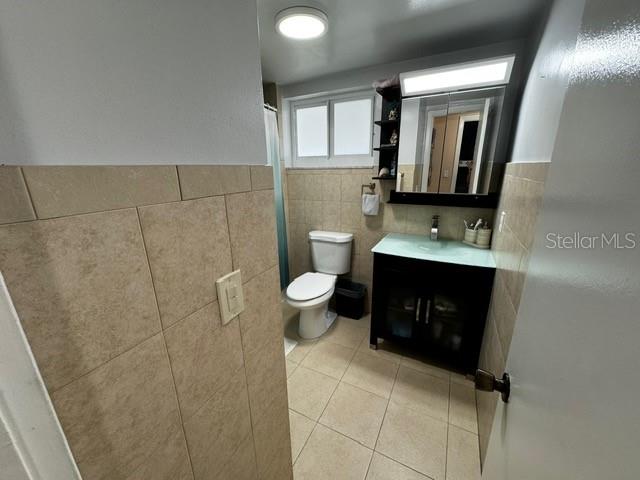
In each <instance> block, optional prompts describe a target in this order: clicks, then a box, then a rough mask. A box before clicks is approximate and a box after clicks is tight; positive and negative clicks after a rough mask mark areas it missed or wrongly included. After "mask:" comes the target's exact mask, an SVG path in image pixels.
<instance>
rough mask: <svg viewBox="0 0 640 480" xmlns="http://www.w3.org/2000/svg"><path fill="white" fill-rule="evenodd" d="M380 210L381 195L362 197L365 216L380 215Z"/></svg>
mask: <svg viewBox="0 0 640 480" xmlns="http://www.w3.org/2000/svg"><path fill="white" fill-rule="evenodd" d="M379 208H380V195H378V194H373V193H365V194H364V195H362V213H363V214H365V215H378V209H379Z"/></svg>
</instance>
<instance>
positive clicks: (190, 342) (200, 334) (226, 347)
mask: <svg viewBox="0 0 640 480" xmlns="http://www.w3.org/2000/svg"><path fill="white" fill-rule="evenodd" d="M165 339H166V342H167V349H168V351H169V359H170V361H171V368H172V369H173V377H174V379H175V383H176V390H177V392H178V399H179V400H180V410H181V411H182V416H183V418H184V419H188V418H190V417H191V416H192V415H193V414H194V413H195V412H196V411H197V410H198V409H199V408H200V407H202V405H203V404H204V403H205V402H206V401H207V400H208V399H209V398H210V397H211V396H212V395H213V394H214V393H215V392H216V391H217V390H218V389H220V388H221V387H222V386H223V385H225V384H226V383H227V382H229V380H230V379H231V377H232V376H233V375H234V374H235V373H236V372H237V371H238V370H239V369H240V367H242V365H243V362H244V357H243V356H242V343H241V341H240V328H239V326H238V320H236V319H234V320H232V321H231V322H229V323H228V324H227V325H224V326H222V324H221V322H220V312H219V308H218V303H217V302H213V303H210V304H208V305H207V306H205V307H203V308H201V309H200V310H198V311H197V312H195V313H193V314H191V315H189V316H188V317H187V318H185V319H183V320H181V321H179V322H178V323H176V324H175V325H173V326H171V327H170V328H168V329H167V330H166V331H165Z"/></svg>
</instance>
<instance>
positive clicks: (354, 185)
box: [340, 174, 362, 202]
mask: <svg viewBox="0 0 640 480" xmlns="http://www.w3.org/2000/svg"><path fill="white" fill-rule="evenodd" d="M341 180H342V184H341V194H340V196H341V201H343V202H359V201H360V198H361V195H360V187H361V186H362V183H361V181H362V178H361V175H360V174H349V175H342V177H341Z"/></svg>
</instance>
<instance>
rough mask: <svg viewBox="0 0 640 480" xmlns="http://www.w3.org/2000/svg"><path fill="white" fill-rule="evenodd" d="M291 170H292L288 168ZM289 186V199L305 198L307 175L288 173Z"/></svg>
mask: <svg viewBox="0 0 640 480" xmlns="http://www.w3.org/2000/svg"><path fill="white" fill-rule="evenodd" d="M287 172H290V170H287ZM287 188H288V192H289V200H304V199H305V191H304V189H305V177H304V175H295V174H290V175H287Z"/></svg>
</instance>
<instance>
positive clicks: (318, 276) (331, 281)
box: [287, 272, 336, 302]
mask: <svg viewBox="0 0 640 480" xmlns="http://www.w3.org/2000/svg"><path fill="white" fill-rule="evenodd" d="M335 283H336V276H335V275H329V274H326V273H318V272H307V273H305V274H303V275H300V276H299V277H298V278H296V279H295V280H294V281H293V282H291V284H290V285H289V286H288V287H287V297H288V298H289V299H291V300H294V301H295V302H308V301H309V300H313V299H315V298H318V297H322V296H324V295H326V294H327V293H329V292H331V293H333V289H334V286H335Z"/></svg>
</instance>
